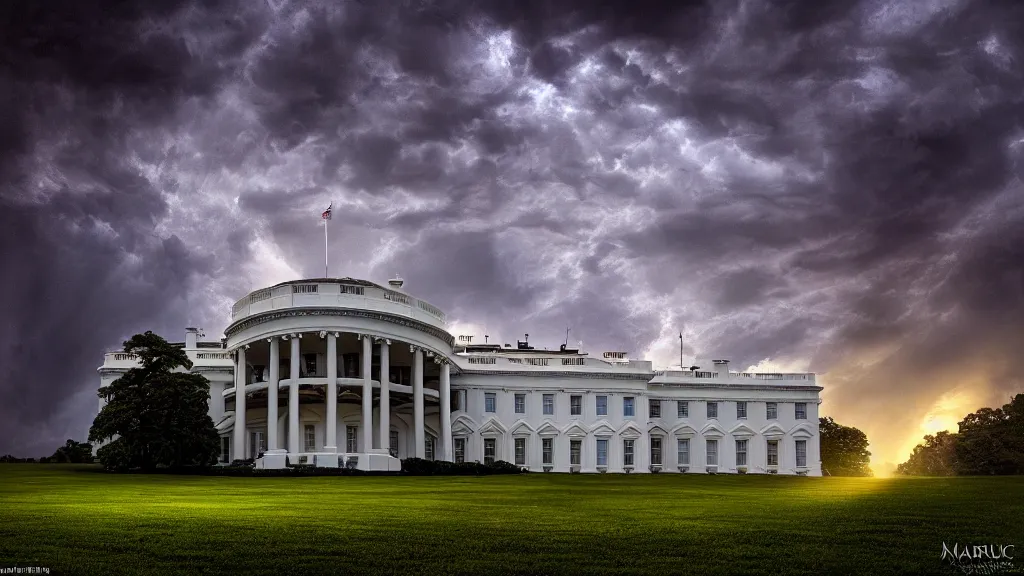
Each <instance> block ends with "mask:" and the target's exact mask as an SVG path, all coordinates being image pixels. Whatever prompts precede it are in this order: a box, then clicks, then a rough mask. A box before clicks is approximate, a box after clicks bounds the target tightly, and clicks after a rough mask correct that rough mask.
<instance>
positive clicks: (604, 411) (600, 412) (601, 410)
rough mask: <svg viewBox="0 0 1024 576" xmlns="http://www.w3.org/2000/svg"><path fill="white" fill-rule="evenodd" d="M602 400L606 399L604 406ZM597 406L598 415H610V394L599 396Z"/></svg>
mask: <svg viewBox="0 0 1024 576" xmlns="http://www.w3.org/2000/svg"><path fill="white" fill-rule="evenodd" d="M602 400H603V401H604V402H603V404H604V406H602ZM596 408H597V415H598V416H607V415H608V396H607V395H605V394H603V395H600V396H597V400H596Z"/></svg>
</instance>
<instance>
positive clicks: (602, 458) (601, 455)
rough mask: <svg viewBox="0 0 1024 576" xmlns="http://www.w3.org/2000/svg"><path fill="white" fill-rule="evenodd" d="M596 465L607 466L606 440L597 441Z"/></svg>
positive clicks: (599, 439)
mask: <svg viewBox="0 0 1024 576" xmlns="http://www.w3.org/2000/svg"><path fill="white" fill-rule="evenodd" d="M597 465H598V466H607V465H608V440H605V439H604V438H598V439H597Z"/></svg>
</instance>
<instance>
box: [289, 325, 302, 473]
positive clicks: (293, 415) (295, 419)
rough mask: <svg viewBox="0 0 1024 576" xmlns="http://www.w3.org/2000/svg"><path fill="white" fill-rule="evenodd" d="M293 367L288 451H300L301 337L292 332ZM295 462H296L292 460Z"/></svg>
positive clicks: (291, 373)
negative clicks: (299, 379) (299, 382)
mask: <svg viewBox="0 0 1024 576" xmlns="http://www.w3.org/2000/svg"><path fill="white" fill-rule="evenodd" d="M291 345H292V348H291V358H290V363H291V369H290V370H289V372H288V378H289V379H290V380H291V382H292V385H291V386H290V387H289V389H288V452H290V453H292V454H293V455H294V454H298V452H299V384H298V378H299V337H298V336H297V335H296V334H292V340H291ZM292 464H295V462H292Z"/></svg>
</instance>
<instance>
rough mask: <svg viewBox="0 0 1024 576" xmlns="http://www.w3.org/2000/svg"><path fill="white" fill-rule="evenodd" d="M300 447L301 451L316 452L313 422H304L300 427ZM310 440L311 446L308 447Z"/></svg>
mask: <svg viewBox="0 0 1024 576" xmlns="http://www.w3.org/2000/svg"><path fill="white" fill-rule="evenodd" d="M302 440H303V442H302V447H303V452H316V426H315V425H313V424H305V425H303V427H302ZM311 440H312V447H310V443H311V442H310V441H311Z"/></svg>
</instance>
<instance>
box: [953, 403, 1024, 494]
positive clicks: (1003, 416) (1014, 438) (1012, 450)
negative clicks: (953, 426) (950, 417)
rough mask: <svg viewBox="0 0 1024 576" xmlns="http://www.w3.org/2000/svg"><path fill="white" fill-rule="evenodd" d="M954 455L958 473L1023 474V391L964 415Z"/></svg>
mask: <svg viewBox="0 0 1024 576" xmlns="http://www.w3.org/2000/svg"><path fill="white" fill-rule="evenodd" d="M956 457H957V471H958V473H959V474H965V475H968V474H969V475H990V474H1024V394H1017V395H1016V396H1015V397H1014V398H1012V399H1011V400H1010V402H1009V403H1008V404H1006V405H1004V406H1003V407H1001V408H995V409H992V408H982V409H981V410H978V411H977V412H974V413H971V414H968V415H967V416H966V417H964V419H963V420H961V421H960V434H959V442H958V444H957V447H956Z"/></svg>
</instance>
